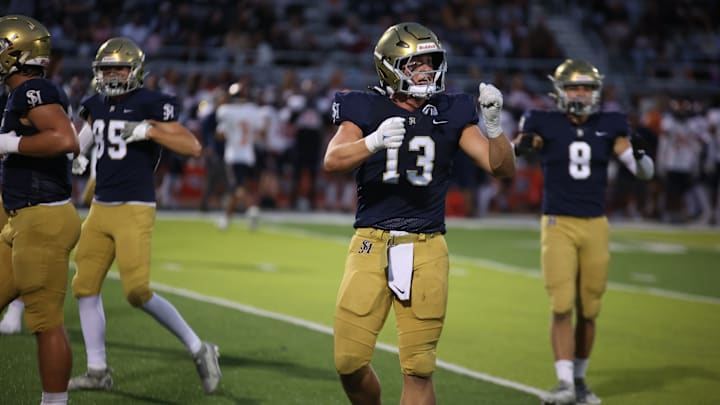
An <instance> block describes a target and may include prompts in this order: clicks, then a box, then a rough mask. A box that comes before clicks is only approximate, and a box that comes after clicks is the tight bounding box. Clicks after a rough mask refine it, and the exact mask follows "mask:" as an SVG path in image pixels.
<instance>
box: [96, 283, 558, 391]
mask: <svg viewBox="0 0 720 405" xmlns="http://www.w3.org/2000/svg"><path fill="white" fill-rule="evenodd" d="M108 277H110V278H113V279H116V280H118V279H119V276H118V274H117V273H116V272H109V273H108ZM150 285H151V286H152V288H153V289H155V290H157V291H162V292H166V293H171V294H175V295H179V296H182V297H185V298H189V299H193V300H196V301H200V302H205V303H209V304H214V305H218V306H221V307H225V308H230V309H234V310H236V311H240V312H244V313H247V314H251V315H255V316H260V317H263V318H269V319H273V320H276V321H280V322H285V323H289V324H291V325H295V326H299V327H301V328H305V329H310V330H312V331H315V332H319V333H323V334H326V335H332V334H333V330H332V328H331V327H329V326H326V325H322V324H319V323H316V322H311V321H308V320H305V319H301V318H296V317H294V316H290V315H285V314H281V313H278V312H273V311H268V310H265V309H262V308H257V307H253V306H251V305H245V304H241V303H238V302H235V301H230V300H227V299H224V298H218V297H211V296H209V295H205V294H200V293H198V292H195V291H191V290H187V289H184V288H177V287H172V286H169V285H165V284H161V283H156V282H151V283H150ZM377 348H378V349H380V350H383V351H386V352H390V353H397V352H398V348H397V346H392V345H389V344H386V343H381V342H378V344H377ZM437 366H438V367H439V368H442V369H445V370H448V371H451V372H453V373H456V374H461V375H465V376H468V377H471V378H474V379H476V380H482V381H486V382H489V383H492V384H495V385H500V386H503V387H507V388H511V389H514V390H517V391H522V392H526V393H528V394H531V395H535V396H538V397H541V396H543V395H544V394H546V393H547V392H546V391H543V390H541V389H539V388H535V387H531V386H529V385H525V384H521V383H519V382H516V381H511V380H506V379H504V378H500V377H495V376H493V375H490V374H486V373H481V372H479V371H475V370H471V369H469V368H466V367H463V366H461V365H458V364H454V363H449V362H446V361H443V360H438V361H437Z"/></svg>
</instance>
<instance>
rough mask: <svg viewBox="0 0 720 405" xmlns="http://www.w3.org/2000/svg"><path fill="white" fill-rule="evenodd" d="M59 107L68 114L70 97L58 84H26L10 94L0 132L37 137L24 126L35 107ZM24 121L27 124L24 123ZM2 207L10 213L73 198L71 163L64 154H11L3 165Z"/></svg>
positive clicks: (38, 81) (33, 81) (34, 130)
mask: <svg viewBox="0 0 720 405" xmlns="http://www.w3.org/2000/svg"><path fill="white" fill-rule="evenodd" d="M48 104H60V105H61V106H62V108H63V109H64V110H65V111H66V112H67V111H68V105H69V102H68V98H67V95H66V94H65V92H64V91H63V90H62V89H61V88H60V87H59V86H58V85H56V84H55V83H53V82H51V81H50V80H47V79H43V78H34V79H30V80H27V81H25V82H24V83H23V84H21V85H20V86H18V87H16V88H15V89H14V90H12V91H10V93H9V94H8V99H7V104H6V105H5V112H4V113H3V119H2V126H1V128H0V132H9V131H15V133H16V134H17V135H18V136H34V135H36V134H38V133H39V132H40V131H38V129H37V128H35V127H33V126H30V125H25V124H24V123H28V124H29V121H28V120H27V116H28V112H29V111H30V110H32V109H33V108H36V107H39V106H43V105H48ZM23 122H24V123H23ZM2 185H3V190H2V196H3V206H4V207H5V208H6V209H8V210H13V209H18V208H23V207H29V206H33V205H37V204H41V203H50V202H56V201H63V200H67V199H69V198H70V195H71V193H72V184H71V183H70V160H69V159H68V158H67V156H66V155H65V154H62V155H58V156H54V157H33V156H25V155H20V154H16V153H11V154H9V155H7V156H6V157H5V159H4V160H3V162H2Z"/></svg>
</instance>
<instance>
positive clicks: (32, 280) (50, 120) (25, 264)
mask: <svg viewBox="0 0 720 405" xmlns="http://www.w3.org/2000/svg"><path fill="white" fill-rule="evenodd" d="M49 61H50V33H49V32H48V30H47V29H46V28H45V27H44V26H43V25H42V24H41V23H40V22H38V21H36V20H35V19H33V18H30V17H26V16H21V15H9V16H4V17H0V80H2V81H3V82H4V83H5V85H6V86H7V88H8V89H9V91H10V92H9V95H8V100H7V105H6V107H5V111H4V114H3V118H2V127H0V155H5V158H4V159H3V160H2V185H3V188H2V201H3V207H4V209H5V210H6V211H7V214H8V220H7V224H6V225H5V226H4V227H3V229H2V233H1V234H0V239H1V240H2V243H0V309H1V308H5V306H7V305H8V303H9V302H10V301H12V300H13V299H15V298H17V297H22V302H23V303H24V304H25V310H26V311H25V320H26V322H27V325H28V327H29V328H30V330H32V332H33V333H34V334H35V337H36V340H37V348H38V351H37V352H38V356H37V357H38V365H39V370H40V381H41V383H42V389H43V392H42V403H43V404H50V403H53V404H65V403H67V399H68V395H67V384H68V378H69V377H70V371H71V367H72V354H71V350H70V344H69V343H68V338H67V334H66V332H65V326H64V318H63V302H64V300H65V289H66V285H67V277H68V275H67V274H68V264H69V259H70V251H71V250H72V249H73V248H74V247H75V243H76V242H77V240H78V236H79V234H80V217H79V216H78V214H77V211H76V210H75V207H74V206H73V205H72V203H71V192H72V185H71V183H70V160H69V159H68V157H67V154H77V153H78V151H79V148H78V140H77V136H76V134H75V130H74V128H73V126H72V123H71V121H70V118H69V117H68V98H67V95H66V94H65V93H64V91H63V90H62V89H61V88H60V87H58V86H57V85H56V84H54V83H53V82H51V81H50V80H47V79H45V73H46V67H47V65H48V62H49Z"/></svg>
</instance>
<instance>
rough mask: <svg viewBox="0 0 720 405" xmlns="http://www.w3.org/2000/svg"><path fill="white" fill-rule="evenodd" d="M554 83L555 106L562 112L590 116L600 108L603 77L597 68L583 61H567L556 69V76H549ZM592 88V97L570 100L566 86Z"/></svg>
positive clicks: (552, 94)
mask: <svg viewBox="0 0 720 405" xmlns="http://www.w3.org/2000/svg"><path fill="white" fill-rule="evenodd" d="M548 78H549V79H550V80H551V81H552V83H553V93H551V94H550V95H551V96H552V97H553V98H555V104H556V105H557V107H558V109H559V110H560V111H563V112H566V113H568V114H573V115H590V114H592V113H593V112H595V111H597V109H598V107H599V106H600V95H601V91H602V79H603V76H602V75H601V74H600V72H599V71H598V70H597V68H596V67H595V66H593V65H591V64H590V63H588V62H585V61H582V60H573V59H566V60H565V62H563V63H561V64H560V66H558V67H557V68H556V69H555V74H553V75H552V76H548ZM573 85H574V86H582V85H584V86H590V87H591V88H592V89H593V90H592V95H591V96H590V97H589V98H587V97H583V98H573V99H572V100H571V99H569V97H568V96H567V93H566V92H565V87H566V86H573Z"/></svg>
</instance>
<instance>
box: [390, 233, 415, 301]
mask: <svg viewBox="0 0 720 405" xmlns="http://www.w3.org/2000/svg"><path fill="white" fill-rule="evenodd" d="M412 273H413V244H412V243H403V244H401V245H395V246H391V247H390V249H388V286H389V287H390V289H391V290H392V291H393V292H394V293H395V295H396V296H397V297H398V299H399V300H400V301H407V300H409V299H410V286H411V285H412Z"/></svg>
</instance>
